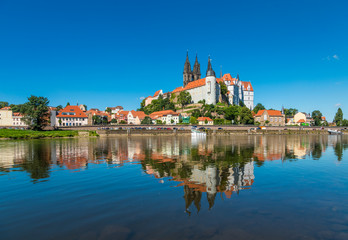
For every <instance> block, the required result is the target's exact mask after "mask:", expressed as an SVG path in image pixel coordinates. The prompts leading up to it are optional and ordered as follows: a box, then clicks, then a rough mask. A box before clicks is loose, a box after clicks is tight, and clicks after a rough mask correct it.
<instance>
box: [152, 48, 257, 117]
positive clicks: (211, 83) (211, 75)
mask: <svg viewBox="0 0 348 240" xmlns="http://www.w3.org/2000/svg"><path fill="white" fill-rule="evenodd" d="M220 83H224V84H225V85H226V86H227V90H228V92H227V94H226V97H227V100H228V102H229V104H231V105H240V104H244V105H245V106H246V107H248V108H249V109H250V110H252V109H253V108H254V90H253V88H252V85H251V83H250V82H245V81H241V80H240V79H239V75H238V74H237V77H236V78H233V77H232V76H231V74H230V73H227V74H224V75H222V72H221V73H220V78H217V77H216V75H215V72H214V70H213V67H212V64H211V59H210V57H209V58H208V66H207V71H206V76H205V78H201V66H200V64H199V62H198V56H197V54H196V59H195V63H194V65H193V69H192V68H191V64H190V60H189V56H188V52H187V53H186V61H185V64H184V72H183V86H182V87H181V86H180V87H177V88H175V89H174V90H173V91H172V92H168V93H165V94H162V95H163V96H164V95H166V96H169V95H172V94H175V95H179V94H180V92H182V91H187V92H189V93H190V95H191V97H192V103H198V102H199V101H201V100H205V102H206V104H214V105H215V104H216V103H218V102H219V100H221V99H222V97H221V90H220ZM158 93H162V90H159V91H157V92H156V93H155V95H154V96H149V97H147V98H146V99H145V106H147V105H149V104H151V102H152V100H154V99H157V98H158V96H159V95H160V94H158Z"/></svg>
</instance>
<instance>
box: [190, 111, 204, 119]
mask: <svg viewBox="0 0 348 240" xmlns="http://www.w3.org/2000/svg"><path fill="white" fill-rule="evenodd" d="M191 116H193V117H195V118H199V117H202V114H201V111H199V110H198V109H195V110H193V111H192V114H191Z"/></svg>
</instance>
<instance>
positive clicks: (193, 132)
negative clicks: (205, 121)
mask: <svg viewBox="0 0 348 240" xmlns="http://www.w3.org/2000/svg"><path fill="white" fill-rule="evenodd" d="M191 136H197V137H200V136H207V133H205V132H201V131H199V130H198V129H197V128H191Z"/></svg>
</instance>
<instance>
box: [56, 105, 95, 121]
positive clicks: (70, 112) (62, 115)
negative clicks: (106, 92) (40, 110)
mask: <svg viewBox="0 0 348 240" xmlns="http://www.w3.org/2000/svg"><path fill="white" fill-rule="evenodd" d="M87 124H88V119H87V115H86V113H85V112H83V111H82V110H81V109H80V107H79V106H66V107H65V108H64V109H62V110H60V111H59V114H58V115H57V116H56V126H83V125H87Z"/></svg>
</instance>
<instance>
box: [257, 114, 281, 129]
mask: <svg viewBox="0 0 348 240" xmlns="http://www.w3.org/2000/svg"><path fill="white" fill-rule="evenodd" d="M254 121H255V122H259V123H260V124H261V125H268V126H285V115H284V114H282V113H281V111H278V110H260V111H258V113H257V114H256V115H255V116H254Z"/></svg>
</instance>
